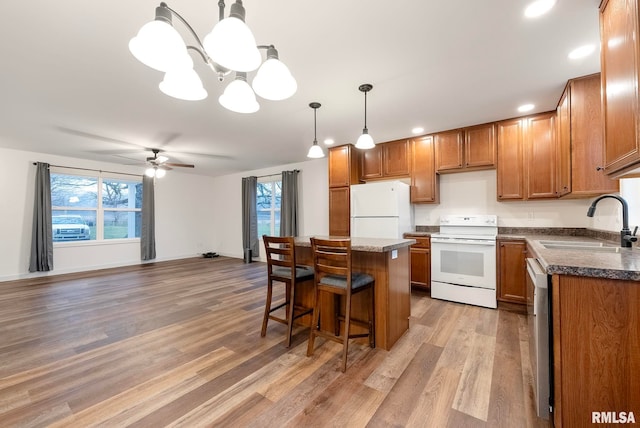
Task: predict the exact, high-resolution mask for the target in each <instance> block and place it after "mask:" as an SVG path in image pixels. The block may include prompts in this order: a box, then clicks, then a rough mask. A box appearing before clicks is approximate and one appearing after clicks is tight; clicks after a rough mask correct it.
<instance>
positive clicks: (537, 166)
mask: <svg viewBox="0 0 640 428" xmlns="http://www.w3.org/2000/svg"><path fill="white" fill-rule="evenodd" d="M555 117H556V113H555V112H548V113H540V114H536V115H533V116H528V117H524V118H517V119H510V120H505V121H502V122H498V125H497V127H498V131H497V133H498V173H497V179H498V183H497V192H498V200H500V201H508V200H528V199H548V198H556V197H557V194H556V184H555V182H556V156H557V153H556V141H557V138H556V124H555Z"/></svg>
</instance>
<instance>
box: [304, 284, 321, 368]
mask: <svg viewBox="0 0 640 428" xmlns="http://www.w3.org/2000/svg"><path fill="white" fill-rule="evenodd" d="M313 288H314V294H315V299H314V300H315V301H314V303H313V316H312V319H311V328H309V343H308V344H307V357H310V356H311V355H313V345H314V341H315V338H316V330H318V329H319V328H320V327H319V323H320V309H319V305H320V292H319V291H318V286H317V285H316V284H314V285H313Z"/></svg>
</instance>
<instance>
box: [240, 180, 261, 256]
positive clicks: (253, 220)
mask: <svg viewBox="0 0 640 428" xmlns="http://www.w3.org/2000/svg"><path fill="white" fill-rule="evenodd" d="M257 186H258V177H255V176H251V177H243V178H242V249H243V250H244V251H247V250H251V254H252V256H253V257H256V256H258V254H259V246H260V242H259V241H258V211H257V207H256V197H257V195H256V193H257Z"/></svg>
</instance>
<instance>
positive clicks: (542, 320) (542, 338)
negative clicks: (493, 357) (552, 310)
mask: <svg viewBox="0 0 640 428" xmlns="http://www.w3.org/2000/svg"><path fill="white" fill-rule="evenodd" d="M527 273H528V275H527V293H528V295H529V296H532V299H531V301H530V302H529V305H528V306H527V308H528V309H527V315H528V318H529V353H530V356H531V369H532V372H533V387H534V389H535V395H536V399H535V402H536V413H537V414H538V416H539V417H541V418H545V419H548V418H549V391H550V380H549V370H550V369H549V293H548V286H547V274H546V272H545V271H544V269H543V268H542V266H540V263H539V262H538V260H537V259H533V258H528V259H527Z"/></svg>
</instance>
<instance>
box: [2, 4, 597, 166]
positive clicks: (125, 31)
mask: <svg viewBox="0 0 640 428" xmlns="http://www.w3.org/2000/svg"><path fill="white" fill-rule="evenodd" d="M4 3H5V4H3V8H2V12H3V14H2V15H3V24H2V26H0V52H2V65H1V66H0V100H1V101H0V102H1V103H2V112H1V114H0V147H6V148H14V149H19V150H27V151H35V152H42V153H51V154H57V155H63V156H71V157H76V158H83V159H93V160H98V161H104V162H114V163H121V164H130V163H131V162H133V161H136V160H138V161H143V160H144V158H145V157H146V156H147V155H148V153H143V152H142V151H141V149H144V148H151V147H156V148H161V149H163V150H166V152H167V154H168V155H170V156H172V159H171V161H174V162H186V163H193V164H195V165H196V167H195V168H194V169H193V171H192V172H193V173H197V174H205V175H211V176H215V175H222V174H228V173H233V172H241V171H248V170H253V169H259V168H263V167H268V166H273V165H283V164H287V163H292V162H300V161H303V160H306V159H307V158H306V153H307V150H308V148H309V146H310V145H311V143H312V141H313V110H312V109H311V108H310V107H309V103H310V102H312V101H317V102H320V103H321V104H322V107H321V108H320V109H319V110H318V112H317V121H318V125H317V126H318V140H319V141H321V142H322V141H323V140H324V139H325V138H327V137H332V138H333V139H335V141H336V144H343V143H347V142H355V140H356V139H357V137H358V135H359V134H360V133H361V131H362V127H363V122H364V96H363V95H362V93H361V92H360V91H358V86H359V85H360V84H362V83H371V84H373V90H372V91H371V92H370V93H369V95H368V101H367V103H368V117H367V124H368V127H369V132H370V134H371V135H372V136H373V137H374V139H375V141H376V142H384V141H390V140H394V139H399V138H404V137H409V136H411V129H412V128H413V127H415V126H422V127H424V128H425V133H430V132H435V131H441V130H446V129H451V128H456V127H461V126H466V125H473V124H479V123H484V122H490V121H494V120H499V119H506V118H509V117H514V116H518V115H520V114H519V113H517V111H516V107H517V106H518V105H520V104H523V103H534V104H535V105H536V108H535V111H537V112H540V111H547V110H552V109H554V108H555V106H556V103H557V101H558V98H559V97H560V95H561V92H562V89H563V87H564V85H565V83H566V81H567V79H570V78H573V77H578V76H582V75H586V74H591V73H594V72H598V71H599V69H600V65H599V63H600V62H599V52H598V51H596V53H595V54H593V55H592V56H591V57H588V58H586V59H582V60H578V61H570V60H569V59H567V54H568V52H569V51H570V50H572V49H573V48H575V47H578V46H580V45H583V44H586V43H593V44H596V45H598V43H599V29H598V4H599V0H558V2H557V4H556V6H555V8H554V9H553V10H552V12H551V13H550V14H548V15H546V16H543V17H541V18H538V19H536V20H527V19H525V18H524V16H523V10H524V8H525V6H526V5H527V3H528V0H446V1H442V0H420V1H418V0H397V1H393V2H387V1H384V2H383V1H372V0H348V1H344V0H323V1H311V0H305V1H300V0H270V1H264V0H263V1H259V0H245V1H244V6H245V9H246V14H247V16H246V22H247V24H248V25H249V27H250V28H251V29H252V31H253V33H254V35H255V37H256V41H257V43H258V44H274V45H275V47H276V48H277V49H278V51H279V53H280V59H281V60H282V61H283V62H285V63H286V64H287V65H288V66H289V68H290V70H291V72H292V73H293V74H294V76H295V78H296V80H297V82H298V91H297V93H296V94H295V95H294V96H293V97H292V98H290V99H288V100H285V101H277V102H276V101H267V100H261V99H259V102H260V104H261V109H260V111H259V112H257V113H254V114H250V115H242V114H237V113H232V112H229V111H227V110H225V109H224V108H223V107H222V106H220V105H219V104H218V101H217V99H218V97H219V96H220V94H221V93H222V91H223V90H224V87H225V85H226V84H227V83H228V82H230V79H229V78H227V80H226V81H225V82H224V83H219V82H218V81H217V79H216V76H215V74H214V73H213V72H211V71H210V69H208V68H207V66H206V65H205V64H204V63H203V62H202V61H201V60H200V58H199V57H198V56H197V55H196V54H192V55H193V59H194V63H195V64H196V65H195V69H196V71H197V72H198V73H199V74H200V76H201V78H202V80H203V82H204V85H205V87H206V89H207V90H208V92H209V97H208V98H207V99H205V100H203V101H197V102H188V101H180V100H176V99H173V98H170V97H168V96H166V95H164V94H163V93H161V92H160V91H159V90H158V87H157V85H158V83H159V82H160V81H161V80H162V74H161V73H160V72H157V71H154V70H152V69H150V68H148V67H146V66H144V65H143V64H141V63H140V62H138V61H137V60H136V59H135V58H134V57H133V56H132V55H131V54H130V53H129V50H128V48H127V44H128V42H129V39H130V38H131V37H133V36H134V35H135V34H136V33H137V31H138V30H139V28H140V27H141V26H142V25H143V24H145V23H146V22H148V21H150V20H152V19H153V17H154V10H155V7H156V6H158V5H159V1H157V0H136V1H125V0H112V1H108V2H106V1H102V2H96V1H86V0H64V1H57V2H53V1H50V0H35V1H34V0H32V1H29V2H23V1H11V2H4ZM226 3H227V9H226V12H227V14H228V11H229V8H230V5H231V4H232V3H233V0H228V1H227V2H226ZM167 4H168V5H169V6H170V7H171V8H173V9H175V10H176V11H177V12H178V13H180V14H181V15H182V16H183V17H184V18H185V19H186V20H187V21H188V22H189V23H190V24H191V26H192V27H193V28H194V29H195V30H196V32H197V33H198V34H199V35H200V37H201V38H203V37H204V36H205V35H206V34H207V33H208V32H209V31H210V30H211V28H212V27H213V25H214V24H215V23H216V22H217V19H218V8H217V0H189V1H180V2H177V1H176V2H173V3H172V2H171V1H168V2H167ZM174 26H175V27H176V28H177V29H178V31H179V32H180V33H181V34H182V35H183V38H184V39H185V41H186V42H187V44H194V41H193V39H192V38H191V36H190V35H189V34H188V33H187V32H186V30H185V29H184V27H182V26H181V24H180V23H179V22H178V21H177V20H174ZM253 75H254V74H253V73H250V75H249V79H252V78H253Z"/></svg>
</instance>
